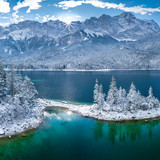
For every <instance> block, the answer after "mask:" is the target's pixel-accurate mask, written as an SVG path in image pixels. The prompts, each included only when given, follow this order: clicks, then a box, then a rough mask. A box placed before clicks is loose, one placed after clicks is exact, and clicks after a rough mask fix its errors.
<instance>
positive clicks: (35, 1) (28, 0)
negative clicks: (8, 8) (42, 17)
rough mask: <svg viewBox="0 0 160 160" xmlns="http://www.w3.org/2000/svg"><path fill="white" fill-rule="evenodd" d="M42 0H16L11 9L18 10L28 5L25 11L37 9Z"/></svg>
mask: <svg viewBox="0 0 160 160" xmlns="http://www.w3.org/2000/svg"><path fill="white" fill-rule="evenodd" d="M42 1H44V0H24V1H23V2H20V1H19V2H18V3H17V5H16V6H14V7H13V10H15V11H16V12H18V10H19V9H21V8H24V7H28V10H27V13H30V12H31V10H37V9H39V8H40V7H41V5H40V4H39V3H41V2H42Z"/></svg>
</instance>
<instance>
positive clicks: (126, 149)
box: [0, 71, 160, 160]
mask: <svg viewBox="0 0 160 160" xmlns="http://www.w3.org/2000/svg"><path fill="white" fill-rule="evenodd" d="M23 75H28V76H29V77H30V78H31V79H32V81H33V82H34V83H35V86H36V88H37V90H38V91H39V97H41V98H49V99H57V100H67V101H74V102H83V103H92V101H93V99H92V97H93V96H92V95H93V87H94V83H95V80H96V78H97V79H98V80H99V82H100V83H101V84H103V85H104V90H105V91H108V86H109V84H110V80H111V77H112V76H113V75H114V76H115V78H116V80H117V85H118V86H120V85H121V86H122V87H124V88H125V89H126V90H128V89H129V86H130V83H131V82H132V81H133V82H134V83H135V85H136V86H137V89H139V90H140V92H141V93H142V94H143V95H147V94H148V88H149V86H150V85H151V86H152V87H153V91H154V95H155V96H157V97H158V98H160V94H159V93H160V83H159V82H160V71H123V72H120V71H113V72H23ZM45 115H46V116H45V121H44V123H43V124H42V125H41V126H40V127H39V128H38V129H37V130H35V131H30V132H28V133H26V134H25V135H24V134H23V135H19V136H16V137H14V138H12V139H6V140H1V141H0V159H2V160H10V159H11V160H12V159H13V160H35V159H38V160H160V152H159V150H160V123H159V120H152V121H139V122H126V123H107V122H103V121H97V120H94V119H91V118H85V117H82V116H81V115H78V114H76V113H70V112H68V111H67V110H64V109H58V108H51V109H48V110H47V111H46V112H45Z"/></svg>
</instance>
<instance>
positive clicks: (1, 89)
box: [0, 61, 7, 102]
mask: <svg viewBox="0 0 160 160" xmlns="http://www.w3.org/2000/svg"><path fill="white" fill-rule="evenodd" d="M6 95H7V87H6V72H5V71H4V69H3V65H2V62H1V61H0V102H2V101H3V100H4V99H5V98H6Z"/></svg>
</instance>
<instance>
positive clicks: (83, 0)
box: [55, 0, 160, 15]
mask: <svg viewBox="0 0 160 160" xmlns="http://www.w3.org/2000/svg"><path fill="white" fill-rule="evenodd" d="M82 4H90V5H92V6H94V7H98V8H108V9H110V8H113V9H119V10H123V11H125V12H134V13H140V14H142V15H144V14H146V13H154V12H160V7H158V8H145V7H144V6H143V5H140V6H133V7H126V5H125V4H123V3H120V4H116V3H109V2H102V1H99V0H80V1H74V0H70V1H61V2H59V3H58V4H57V5H55V6H57V7H60V8H62V9H69V8H74V7H77V6H81V5H82Z"/></svg>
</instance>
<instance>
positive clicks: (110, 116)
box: [39, 99, 160, 121]
mask: <svg viewBox="0 0 160 160" xmlns="http://www.w3.org/2000/svg"><path fill="white" fill-rule="evenodd" d="M39 102H40V103H41V104H43V105H44V106H46V107H54V106H55V107H61V108H66V109H69V110H71V111H73V112H77V113H79V114H81V115H83V116H85V117H91V118H95V119H98V120H105V121H128V120H144V119H152V118H156V117H160V108H157V109H151V110H144V111H140V110H139V111H137V112H134V113H131V112H129V111H128V112H125V113H122V112H114V111H106V110H98V109H97V104H93V105H81V104H70V103H67V102H64V101H63V102H57V101H54V100H45V99H40V100H39Z"/></svg>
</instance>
